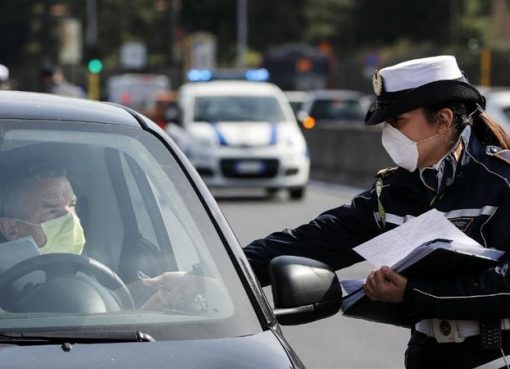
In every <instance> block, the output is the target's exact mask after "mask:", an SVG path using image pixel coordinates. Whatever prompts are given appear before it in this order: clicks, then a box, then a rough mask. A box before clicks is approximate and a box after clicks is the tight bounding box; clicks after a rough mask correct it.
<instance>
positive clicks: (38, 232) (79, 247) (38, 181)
mask: <svg viewBox="0 0 510 369" xmlns="http://www.w3.org/2000/svg"><path fill="white" fill-rule="evenodd" d="M17 168H18V169H17V173H16V174H15V175H13V176H11V179H10V180H8V183H6V184H5V187H4V188H3V194H2V204H1V209H0V210H1V213H0V236H1V237H3V240H0V241H5V242H7V243H19V242H27V240H29V241H30V242H33V243H35V244H36V245H37V247H38V248H39V250H40V252H41V253H43V254H48V253H59V252H60V253H62V252H63V253H73V254H81V252H82V251H83V246H84V244H85V236H84V232H83V228H82V226H81V223H80V219H79V218H78V216H77V215H76V211H75V205H76V196H75V194H74V191H73V188H72V186H71V184H70V183H69V180H68V179H67V178H66V173H65V171H64V170H63V169H61V168H58V167H54V166H52V165H50V164H48V163H47V162H41V161H37V162H31V163H29V164H24V163H22V164H19V165H17ZM4 178H5V177H4Z"/></svg>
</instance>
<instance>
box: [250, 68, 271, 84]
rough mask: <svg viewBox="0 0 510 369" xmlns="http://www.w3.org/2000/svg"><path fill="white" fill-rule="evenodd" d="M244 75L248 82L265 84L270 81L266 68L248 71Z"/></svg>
mask: <svg viewBox="0 0 510 369" xmlns="http://www.w3.org/2000/svg"><path fill="white" fill-rule="evenodd" d="M244 75H245V77H246V79H247V80H248V81H258V82H263V81H267V80H268V79H269V71H268V70H267V69H265V68H260V69H248V70H247V71H246V73H245V74H244Z"/></svg>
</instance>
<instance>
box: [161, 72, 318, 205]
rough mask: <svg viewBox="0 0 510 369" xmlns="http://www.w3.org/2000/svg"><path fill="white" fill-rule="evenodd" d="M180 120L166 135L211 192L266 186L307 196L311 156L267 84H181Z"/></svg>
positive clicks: (275, 89)
mask: <svg viewBox="0 0 510 369" xmlns="http://www.w3.org/2000/svg"><path fill="white" fill-rule="evenodd" d="M178 104H179V109H180V119H179V122H178V126H176V125H172V124H170V125H169V127H168V133H169V134H170V136H172V137H173V138H174V139H175V141H176V142H177V143H178V144H179V145H180V146H181V149H182V150H183V151H184V152H185V154H186V155H187V156H188V158H189V159H190V161H191V162H192V164H193V165H194V166H195V168H196V169H197V171H198V173H199V174H200V175H201V176H202V178H203V180H204V181H205V182H206V184H207V185H208V186H209V187H210V188H215V187H229V188H242V187H244V188H246V187H251V188H264V189H266V190H267V191H268V193H274V192H276V191H278V190H280V189H286V190H288V191H289V195H290V197H291V198H292V199H300V198H302V197H303V196H304V194H305V189H306V185H307V182H308V178H309V171H310V158H309V156H308V150H307V146H306V142H305V139H304V137H303V134H302V133H301V130H300V129H299V126H298V125H297V122H296V119H295V117H294V114H293V112H292V108H291V107H290V105H289V102H288V100H287V98H286V97H285V95H284V94H283V92H282V91H281V90H280V89H279V88H278V87H277V86H276V85H273V84H271V83H266V82H250V81H211V82H191V83H187V84H184V85H183V86H182V87H181V88H180V89H179V93H178Z"/></svg>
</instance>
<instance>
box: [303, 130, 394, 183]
mask: <svg viewBox="0 0 510 369" xmlns="http://www.w3.org/2000/svg"><path fill="white" fill-rule="evenodd" d="M303 133H304V135H305V139H306V141H307V143H308V150H309V151H310V158H311V177H312V178H313V179H318V180H323V181H328V182H334V183H342V184H347V185H351V186H358V187H362V188H365V187H368V186H370V185H371V184H372V183H373V181H374V176H375V175H376V173H377V171H378V170H380V169H382V168H386V167H389V166H394V164H393V162H392V161H391V159H390V157H389V156H388V154H387V153H386V151H385V150H384V148H383V146H382V144H381V127H379V126H375V127H365V126H364V125H361V124H360V125H348V126H347V125H343V126H335V127H317V128H314V129H310V130H305V131H304V132H303Z"/></svg>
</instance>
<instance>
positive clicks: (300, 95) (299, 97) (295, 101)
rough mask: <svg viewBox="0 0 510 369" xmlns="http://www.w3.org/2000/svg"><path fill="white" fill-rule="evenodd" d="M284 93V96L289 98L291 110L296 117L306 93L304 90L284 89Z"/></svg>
mask: <svg viewBox="0 0 510 369" xmlns="http://www.w3.org/2000/svg"><path fill="white" fill-rule="evenodd" d="M284 93H285V96H287V100H289V103H290V107H291V108H292V111H293V112H294V115H295V116H296V118H297V115H298V113H299V111H300V110H301V107H302V106H303V103H304V102H305V101H306V97H307V96H308V93H307V92H306V91H284Z"/></svg>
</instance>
